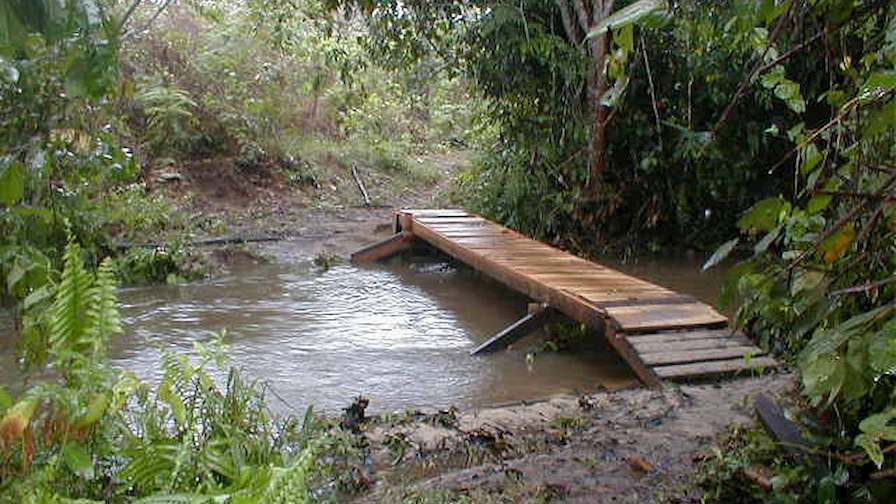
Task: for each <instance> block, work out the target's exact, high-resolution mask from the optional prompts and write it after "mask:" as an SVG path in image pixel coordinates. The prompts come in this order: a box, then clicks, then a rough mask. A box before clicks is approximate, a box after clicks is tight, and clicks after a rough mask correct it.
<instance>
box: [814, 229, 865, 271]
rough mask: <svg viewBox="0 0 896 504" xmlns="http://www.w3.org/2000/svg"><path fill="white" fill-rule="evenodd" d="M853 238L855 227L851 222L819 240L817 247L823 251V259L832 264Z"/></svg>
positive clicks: (854, 237)
mask: <svg viewBox="0 0 896 504" xmlns="http://www.w3.org/2000/svg"><path fill="white" fill-rule="evenodd" d="M855 239H856V229H855V227H854V226H853V225H851V224H849V225H846V226H843V227H842V228H841V229H840V230H839V231H837V232H836V233H834V234H833V235H831V236H829V237H828V238H827V239H825V240H824V241H822V242H821V245H820V246H819V248H820V249H821V251H822V252H823V253H824V261H825V262H826V263H828V264H832V263H833V262H834V261H836V260H837V259H839V258H840V256H842V255H843V253H844V252H846V251H847V250H848V249H849V246H850V245H852V242H853V240H855Z"/></svg>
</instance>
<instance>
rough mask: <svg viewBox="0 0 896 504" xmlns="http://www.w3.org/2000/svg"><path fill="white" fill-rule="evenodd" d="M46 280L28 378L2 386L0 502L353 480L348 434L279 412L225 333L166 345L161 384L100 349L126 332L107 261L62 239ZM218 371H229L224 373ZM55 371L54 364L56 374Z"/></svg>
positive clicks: (273, 488) (199, 493)
mask: <svg viewBox="0 0 896 504" xmlns="http://www.w3.org/2000/svg"><path fill="white" fill-rule="evenodd" d="M50 289H51V291H52V293H51V294H50V295H49V296H47V297H46V298H45V299H44V300H43V301H40V302H37V303H34V304H32V305H31V306H30V307H29V308H28V309H27V310H26V313H25V329H24V344H25V351H24V352H23V356H24V362H25V365H26V367H27V368H28V369H29V372H30V373H32V374H33V376H34V379H33V380H30V382H31V385H30V386H29V387H28V388H27V389H26V390H24V391H22V392H21V393H19V394H18V395H17V397H15V398H13V397H11V396H10V395H9V393H8V392H7V391H5V390H4V389H3V388H0V502H8V503H57V502H82V503H86V502H132V501H137V502H159V503H161V502H210V501H214V502H224V501H226V502H232V503H239V502H246V503H249V502H271V503H277V502H283V503H286V502H306V501H308V500H309V499H311V498H312V497H314V498H315V499H316V500H327V499H330V498H333V497H334V496H335V495H339V494H342V493H345V492H350V491H353V490H354V488H355V486H354V485H355V484H356V482H354V481H352V480H351V475H352V473H351V471H350V470H346V467H347V464H348V463H351V462H354V461H355V458H356V455H355V450H354V448H353V444H352V443H353V442H352V440H351V439H350V438H349V437H348V436H344V435H341V434H340V431H338V430H332V429H330V426H329V425H327V424H326V423H322V422H319V421H318V420H316V418H315V416H314V415H313V413H312V411H311V409H309V410H308V412H307V413H306V415H305V416H304V419H301V420H300V419H297V418H292V417H286V418H280V417H276V416H274V415H273V414H272V413H271V412H270V410H269V409H268V406H267V400H266V395H265V392H266V389H265V386H264V385H263V384H261V383H258V382H254V381H250V380H247V379H246V378H245V377H244V376H243V375H242V374H241V373H240V372H239V371H238V370H236V369H234V368H230V369H229V371H228V370H227V364H226V363H227V358H226V355H225V352H226V350H225V347H224V346H223V342H222V341H221V340H220V339H217V340H213V341H211V342H209V343H207V344H198V343H197V345H196V354H197V356H198V357H197V359H196V360H195V361H192V360H191V359H190V358H189V357H187V356H186V355H178V354H174V353H166V354H164V356H163V357H162V363H161V366H162V369H163V371H164V373H163V375H162V378H161V381H160V383H159V384H158V385H157V386H151V385H149V384H147V383H144V382H141V381H140V380H139V379H138V378H137V377H136V376H135V375H134V374H133V373H131V372H128V371H121V370H117V369H113V368H111V367H110V366H108V365H107V364H106V363H105V353H106V350H107V348H108V346H109V342H110V339H111V338H114V337H115V336H117V335H118V334H120V333H121V331H122V328H121V323H120V321H119V318H118V307H117V302H116V296H115V289H116V282H115V275H114V270H113V267H112V264H111V262H110V261H109V260H106V261H104V262H103V263H102V264H101V265H100V267H99V269H98V270H97V272H96V274H93V273H91V272H89V271H88V270H86V269H85V268H84V264H83V258H82V250H81V248H80V247H79V246H78V245H77V244H75V243H74V242H71V243H69V245H68V246H67V248H66V251H65V254H64V268H63V270H62V271H61V273H60V274H59V278H58V279H55V278H54V279H52V280H51V282H50ZM222 371H223V374H222ZM50 377H52V378H50Z"/></svg>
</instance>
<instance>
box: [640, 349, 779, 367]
mask: <svg viewBox="0 0 896 504" xmlns="http://www.w3.org/2000/svg"><path fill="white" fill-rule="evenodd" d="M640 355H641V360H643V361H644V363H645V364H648V365H656V364H686V363H689V362H702V361H713V360H723V359H733V358H737V357H759V356H761V355H765V352H763V351H762V350H760V349H759V348H757V347H754V346H733V347H730V348H712V349H708V350H685V351H678V352H657V353H648V354H640Z"/></svg>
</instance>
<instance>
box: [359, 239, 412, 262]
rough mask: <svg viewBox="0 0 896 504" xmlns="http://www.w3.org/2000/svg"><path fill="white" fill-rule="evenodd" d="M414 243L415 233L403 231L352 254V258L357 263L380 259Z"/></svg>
mask: <svg viewBox="0 0 896 504" xmlns="http://www.w3.org/2000/svg"><path fill="white" fill-rule="evenodd" d="M413 244H414V235H412V234H411V233H407V232H401V233H398V234H396V235H393V236H391V237H389V238H386V239H385V240H383V241H380V242H377V243H374V244H373V245H369V246H367V247H364V248H362V249H361V250H359V251H357V252H355V253H354V254H352V256H351V259H352V262H353V263H355V264H358V263H365V262H373V261H379V260H380V259H385V258H387V257H389V256H393V255H395V254H397V253H399V252H402V251H405V250H407V249H409V248H411V246H412V245H413Z"/></svg>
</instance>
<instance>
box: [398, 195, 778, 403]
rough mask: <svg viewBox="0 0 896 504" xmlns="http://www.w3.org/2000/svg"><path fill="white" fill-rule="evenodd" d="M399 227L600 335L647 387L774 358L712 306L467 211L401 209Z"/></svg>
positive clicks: (767, 362)
mask: <svg viewBox="0 0 896 504" xmlns="http://www.w3.org/2000/svg"><path fill="white" fill-rule="evenodd" d="M395 223H396V225H395V228H396V231H400V232H401V233H402V235H403V236H413V237H414V238H419V239H421V240H423V241H425V242H427V243H429V244H430V245H432V246H433V247H435V248H437V249H439V250H441V251H442V252H445V253H447V254H448V255H451V256H453V257H454V258H456V259H458V260H460V261H462V262H464V263H466V264H468V265H469V266H471V267H473V268H475V269H477V270H479V271H481V272H483V273H485V274H487V275H489V276H491V277H493V278H495V279H497V280H498V281H500V282H502V283H504V284H505V285H507V286H509V287H510V288H512V289H514V290H517V291H519V292H522V293H524V294H526V295H527V296H529V297H530V298H532V299H534V300H536V301H538V302H540V303H544V304H546V305H547V306H551V307H553V308H555V309H556V310H558V311H560V312H562V313H563V314H565V315H567V316H568V317H570V318H572V319H574V320H576V321H578V322H580V323H583V324H586V325H588V326H590V327H592V328H594V329H595V330H597V331H598V332H599V333H600V334H602V335H603V336H604V338H605V339H606V340H607V341H608V342H609V343H610V345H611V346H612V347H613V348H614V349H615V350H616V351H617V352H618V353H619V355H620V356H621V357H622V358H623V359H624V360H625V361H626V362H627V364H628V365H629V366H630V367H631V368H632V370H633V371H634V372H635V374H636V375H637V376H638V378H639V379H641V381H642V382H644V383H645V384H647V385H651V386H652V385H657V384H659V383H660V379H661V378H682V377H685V378H686V377H691V376H706V375H715V374H723V373H732V372H740V371H749V370H754V369H757V368H761V367H771V366H773V365H774V360H773V359H771V358H769V357H763V355H764V354H763V352H762V351H761V350H760V349H759V348H757V347H756V346H754V345H753V344H752V343H751V342H750V341H749V340H748V339H747V338H746V337H745V336H743V335H739V334H734V335H732V333H731V331H728V330H726V329H724V328H725V327H726V326H727V323H728V319H727V318H726V317H725V316H724V315H722V314H720V313H719V312H718V311H716V310H715V309H714V308H713V307H712V306H709V305H707V304H705V303H702V302H700V301H698V300H696V299H694V298H692V297H690V296H685V295H683V294H680V293H677V292H675V291H672V290H670V289H666V288H664V287H661V286H659V285H655V284H653V283H651V282H648V281H646V280H643V279H640V278H636V277H633V276H630V275H627V274H625V273H622V272H620V271H617V270H614V269H612V268H609V267H606V266H604V265H601V264H598V263H594V262H591V261H588V260H585V259H582V258H580V257H576V256H574V255H572V254H569V253H567V252H564V251H563V250H560V249H558V248H556V247H552V246H550V245H547V244H544V243H541V242H538V241H536V240H532V239H531V238H528V237H526V236H524V235H522V234H520V233H517V232H516V231H513V230H511V229H507V228H505V227H503V226H500V225H498V224H495V223H493V222H490V221H488V220H486V219H484V218H482V217H480V216H478V215H474V214H471V213H469V212H466V211H464V210H456V209H452V210H432V209H427V210H417V209H409V210H401V211H400V212H399V213H398V215H397V216H396V220H395Z"/></svg>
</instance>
